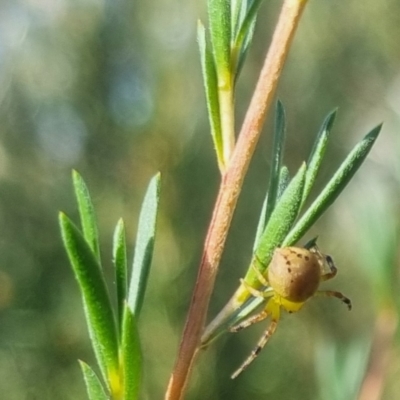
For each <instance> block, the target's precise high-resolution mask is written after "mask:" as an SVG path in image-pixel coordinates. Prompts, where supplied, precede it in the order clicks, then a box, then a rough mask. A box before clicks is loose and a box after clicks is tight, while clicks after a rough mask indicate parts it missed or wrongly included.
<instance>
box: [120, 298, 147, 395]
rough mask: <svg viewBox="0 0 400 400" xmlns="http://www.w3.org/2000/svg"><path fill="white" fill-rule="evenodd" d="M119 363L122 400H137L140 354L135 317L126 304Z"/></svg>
mask: <svg viewBox="0 0 400 400" xmlns="http://www.w3.org/2000/svg"><path fill="white" fill-rule="evenodd" d="M121 362H122V366H123V370H124V399H138V398H139V389H140V383H141V378H142V353H141V349H140V339H139V334H138V331H137V326H136V322H135V317H134V315H133V314H132V312H131V310H130V308H129V306H128V305H127V304H126V305H125V309H124V320H123V325H122V341H121Z"/></svg>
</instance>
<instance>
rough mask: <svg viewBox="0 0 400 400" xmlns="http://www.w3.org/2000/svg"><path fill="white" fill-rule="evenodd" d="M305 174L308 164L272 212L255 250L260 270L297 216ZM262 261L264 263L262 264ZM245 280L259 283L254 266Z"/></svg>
mask: <svg viewBox="0 0 400 400" xmlns="http://www.w3.org/2000/svg"><path fill="white" fill-rule="evenodd" d="M305 175H306V165H305V164H303V165H302V166H301V167H300V169H299V171H298V172H297V174H296V175H295V176H294V178H293V179H292V181H291V182H290V184H289V185H288V187H287V188H286V190H285V191H284V193H283V195H282V197H281V199H280V201H279V202H278V204H277V205H276V207H275V209H274V211H273V212H272V214H271V218H270V219H269V221H268V224H267V227H266V228H265V230H264V232H263V234H262V236H261V238H260V240H259V245H258V247H257V250H256V252H255V254H256V258H257V262H255V264H254V265H256V266H257V268H260V270H262V269H265V268H266V267H267V266H268V264H269V262H270V261H271V257H272V253H273V251H274V249H275V248H276V247H278V246H280V245H281V243H282V241H283V240H284V239H285V237H286V235H287V234H288V232H289V231H290V229H291V227H292V225H293V223H294V221H295V220H296V218H297V214H298V210H299V207H300V204H301V199H302V195H303V188H304V182H305ZM260 262H261V263H262V265H260ZM263 267H264V268H263ZM245 281H246V282H247V283H249V284H250V285H254V286H258V285H259V282H258V279H257V277H256V276H255V273H254V271H253V269H252V268H249V270H248V271H247V274H246V277H245Z"/></svg>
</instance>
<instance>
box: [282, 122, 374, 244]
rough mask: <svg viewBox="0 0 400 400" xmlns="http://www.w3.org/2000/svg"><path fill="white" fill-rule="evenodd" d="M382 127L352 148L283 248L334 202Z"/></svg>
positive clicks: (298, 238) (291, 242) (298, 236)
mask: <svg viewBox="0 0 400 400" xmlns="http://www.w3.org/2000/svg"><path fill="white" fill-rule="evenodd" d="M381 128H382V125H378V126H377V127H376V128H374V129H373V130H372V131H371V132H369V133H368V134H367V135H366V136H365V137H364V139H363V140H361V142H359V143H357V145H356V146H355V147H354V148H353V150H352V151H351V152H350V154H349V155H348V156H347V158H346V159H345V160H344V161H343V163H342V164H341V166H340V167H339V169H338V170H337V171H336V173H335V174H334V175H333V177H332V179H331V180H330V181H329V182H328V184H327V185H326V186H325V188H324V189H323V190H322V191H321V193H320V194H319V196H318V197H317V198H316V199H315V201H314V202H313V203H312V204H311V206H310V207H309V209H308V210H307V211H306V212H305V213H304V215H303V216H302V217H301V218H300V220H299V221H298V222H297V223H296V225H295V226H294V228H293V229H292V230H291V231H290V233H289V235H288V236H287V238H286V239H285V241H284V245H285V246H291V245H293V244H295V243H296V242H297V241H299V240H300V239H301V238H302V237H303V235H304V234H305V233H306V232H307V231H308V229H309V228H310V227H311V226H312V225H313V224H314V223H315V222H316V221H317V219H318V218H319V217H320V216H321V215H322V214H323V213H324V212H325V211H326V210H327V209H328V207H329V206H330V205H331V204H332V203H333V202H334V201H335V200H336V198H337V197H338V196H339V194H340V193H341V192H342V190H343V189H344V188H345V187H346V186H347V184H348V183H349V182H350V180H351V178H352V177H353V176H354V174H355V173H356V171H357V170H358V168H360V166H361V165H362V163H363V162H364V160H365V158H366V157H367V155H368V153H369V151H370V150H371V148H372V146H373V144H374V143H375V140H376V138H377V137H378V135H379V132H380V130H381Z"/></svg>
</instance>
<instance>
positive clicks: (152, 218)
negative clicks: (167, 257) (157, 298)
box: [128, 174, 160, 319]
mask: <svg viewBox="0 0 400 400" xmlns="http://www.w3.org/2000/svg"><path fill="white" fill-rule="evenodd" d="M159 200H160V174H157V175H156V176H154V177H153V178H152V180H151V181H150V184H149V187H148V189H147V192H146V195H145V198H144V200H143V204H142V209H141V211H140V217H139V226H138V232H137V237H136V246H135V257H134V260H133V270H132V277H131V282H130V286H129V295H128V304H129V307H130V308H131V310H132V312H133V314H134V315H135V317H136V319H137V318H138V316H139V313H140V309H141V307H142V303H143V298H144V293H145V290H146V285H147V278H148V275H149V271H150V264H151V260H152V257H153V248H154V239H155V233H156V222H157V212H158V203H159Z"/></svg>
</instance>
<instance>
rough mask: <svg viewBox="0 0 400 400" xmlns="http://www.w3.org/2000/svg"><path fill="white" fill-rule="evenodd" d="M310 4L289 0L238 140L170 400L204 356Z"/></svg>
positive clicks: (180, 391)
mask: <svg viewBox="0 0 400 400" xmlns="http://www.w3.org/2000/svg"><path fill="white" fill-rule="evenodd" d="M306 3H307V0H285V1H284V4H283V7H282V10H281V13H280V16H279V20H278V23H277V26H276V29H275V32H274V35H273V38H272V42H271V46H270V48H269V51H268V54H267V57H266V59H265V62H264V65H263V68H262V70H261V74H260V77H259V80H258V83H257V86H256V89H255V91H254V95H253V98H252V100H251V103H250V106H249V109H248V111H247V114H246V117H245V120H244V123H243V126H242V130H241V132H240V135H239V138H238V142H237V144H236V146H235V150H234V152H233V155H232V159H231V160H230V163H229V166H228V169H227V171H226V173H225V174H224V175H223V177H222V182H221V185H220V189H219V193H218V197H217V200H216V204H215V208H214V212H213V216H212V219H211V223H210V226H209V229H208V232H207V237H206V240H205V244H204V250H203V256H202V259H201V264H200V267H199V272H198V276H197V281H196V286H195V288H194V292H193V296H192V300H191V304H190V309H189V312H188V316H187V319H186V324H185V328H184V332H183V336H182V340H181V343H180V348H179V353H178V358H177V360H176V363H175V367H174V370H173V372H172V375H171V378H170V381H169V384H168V389H167V392H166V395H165V399H166V400H179V399H182V398H183V393H184V390H185V387H186V384H187V381H188V378H189V376H190V372H191V368H192V366H193V361H194V358H195V356H196V354H197V352H198V347H199V344H200V338H201V333H202V331H203V328H204V322H205V319H206V315H207V309H208V304H209V300H210V296H211V293H212V289H213V287H214V282H215V277H216V274H217V271H218V265H219V262H220V259H221V255H222V251H223V248H224V244H225V240H226V237H227V233H228V228H229V226H230V223H231V220H232V216H233V212H234V209H235V207H236V203H237V199H238V197H239V194H240V190H241V187H242V183H243V180H244V176H245V174H246V172H247V169H248V166H249V163H250V159H251V157H252V155H253V152H254V149H255V147H256V144H257V141H258V138H259V136H260V133H261V130H262V127H263V124H264V120H265V116H266V114H267V112H268V110H269V107H270V105H271V103H272V100H273V98H274V94H275V90H276V87H277V84H278V79H279V76H280V74H281V71H282V68H283V65H284V62H285V60H286V57H287V55H288V52H289V48H290V45H291V43H292V41H293V37H294V33H295V31H296V28H297V26H298V23H299V20H300V17H301V14H302V11H303V9H304V7H305V5H306Z"/></svg>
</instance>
